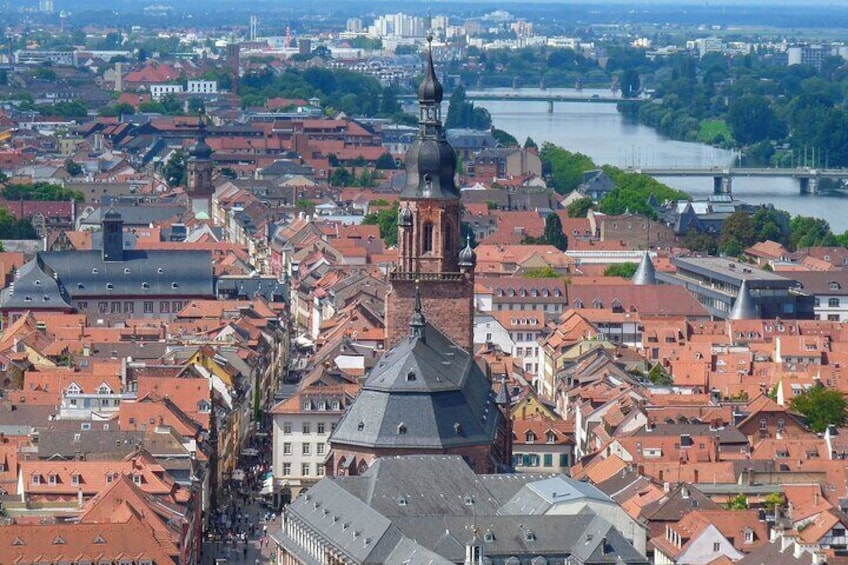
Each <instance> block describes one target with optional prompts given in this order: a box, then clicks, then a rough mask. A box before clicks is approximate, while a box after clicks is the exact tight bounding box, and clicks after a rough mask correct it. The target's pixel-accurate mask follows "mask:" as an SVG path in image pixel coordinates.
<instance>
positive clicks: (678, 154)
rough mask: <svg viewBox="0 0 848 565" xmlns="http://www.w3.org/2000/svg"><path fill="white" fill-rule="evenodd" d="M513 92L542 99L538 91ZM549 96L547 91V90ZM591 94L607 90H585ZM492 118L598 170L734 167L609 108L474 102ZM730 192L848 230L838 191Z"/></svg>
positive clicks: (700, 192) (725, 157) (679, 181)
mask: <svg viewBox="0 0 848 565" xmlns="http://www.w3.org/2000/svg"><path fill="white" fill-rule="evenodd" d="M513 92H516V93H525V94H536V95H539V94H542V93H544V92H546V91H542V90H539V89H518V90H515V91H513ZM547 92H549V91H547ZM583 92H584V93H589V95H591V94H592V93H595V92H602V93H603V94H605V95H609V91H608V90H607V91H597V90H594V91H593V90H592V89H584V90H583ZM475 104H476V105H478V106H482V107H484V108H486V109H487V110H488V111H489V113H490V114H491V115H492V121H493V123H494V125H495V127H497V128H499V129H503V130H505V131H508V132H509V133H511V134H512V135H514V136H515V137H516V139H518V141H519V142H520V143H523V142H524V140H525V139H527V137H531V138H533V140H534V141H535V142H536V143H537V144H539V145H541V144H542V143H543V142H545V141H548V142H550V143H553V144H555V145H559V146H560V147H563V148H565V149H567V150H569V151H573V152H580V153H583V154H585V155H587V156H589V157H590V158H591V159H592V160H593V161H594V162H595V163H597V164H598V165H602V164H610V165H615V166H617V167H621V168H626V167H631V166H633V167H650V166H658V167H671V166H674V167H727V166H730V165H731V164H733V163H735V162H737V160H738V157H737V156H736V154H734V153H733V152H731V151H728V150H726V149H720V148H717V147H712V146H710V145H706V144H704V143H697V142H686V141H676V140H673V139H669V138H668V137H665V136H663V135H661V134H660V133H658V132H657V131H655V130H653V129H651V128H649V127H647V126H645V125H643V124H639V123H638V122H633V121H630V120H627V119H625V118H624V117H623V116H622V115H621V114H620V113H619V112H618V111H617V110H616V108H615V105H613V104H592V103H585V102H563V103H557V104H555V105H554V111H553V112H552V113H548V106H547V103H546V102H544V101H480V102H476V103H475ZM661 180H662V182H663V183H665V184H667V185H669V186H671V187H672V188H676V189H679V190H683V191H685V192H687V193H689V194H691V195H692V197H693V198H706V197H707V196H709V195H710V194H712V179H696V178H673V177H671V178H664V179H661ZM733 193H734V195H736V197H737V198H740V199H742V200H745V201H746V202H750V203H751V204H772V205H774V206H775V207H777V208H780V209H783V210H786V211H788V212H789V213H790V214H792V215H803V216H813V217H819V218H823V219H825V220H827V221H828V222H829V223H830V225H831V228H832V229H833V231H834V232H835V233H842V232H844V231H846V230H848V215H846V214H844V213H843V210H844V205H845V204H846V203H848V194H846V193H845V192H842V191H832V192H823V193H819V194H815V195H801V194H800V189H799V187H798V185H797V181H795V180H793V179H790V178H780V179H771V180H769V179H755V178H741V177H740V178H736V179H734V181H733Z"/></svg>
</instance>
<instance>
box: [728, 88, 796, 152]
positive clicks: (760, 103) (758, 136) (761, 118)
mask: <svg viewBox="0 0 848 565" xmlns="http://www.w3.org/2000/svg"><path fill="white" fill-rule="evenodd" d="M727 126H728V127H729V128H730V133H732V134H733V137H734V139H736V141H738V142H739V143H741V144H743V145H751V144H753V143H757V142H759V141H764V140H769V139H776V138H780V137H783V135H784V134H785V125H784V123H783V121H782V120H781V119H780V118H778V116H777V114H775V112H774V109H773V108H772V106H771V103H770V102H769V101H768V99H767V98H766V97H765V96H759V95H755V94H749V95H746V96H742V97H741V98H738V99H736V100H733V101H732V102H731V103H730V108H729V109H728V111H727Z"/></svg>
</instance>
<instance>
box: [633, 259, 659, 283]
mask: <svg viewBox="0 0 848 565" xmlns="http://www.w3.org/2000/svg"><path fill="white" fill-rule="evenodd" d="M630 280H632V281H633V284H635V285H638V286H643V285H649V284H657V269H656V268H655V267H654V264H653V262H651V254H650V253H649V252H647V251H646V252H645V254H644V255H643V256H642V262H641V263H639V268H638V269H636V272H635V273H634V274H633V278H632V279H630Z"/></svg>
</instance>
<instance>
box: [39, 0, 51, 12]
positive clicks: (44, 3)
mask: <svg viewBox="0 0 848 565" xmlns="http://www.w3.org/2000/svg"><path fill="white" fill-rule="evenodd" d="M38 11H39V12H42V13H45V14H52V13H53V0H38Z"/></svg>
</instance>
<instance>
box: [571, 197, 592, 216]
mask: <svg viewBox="0 0 848 565" xmlns="http://www.w3.org/2000/svg"><path fill="white" fill-rule="evenodd" d="M594 207H595V203H594V202H593V201H592V199H591V198H580V199H579V200H575V201H574V202H572V203H571V204H569V205H568V208H567V210H568V217H569V218H585V217H586V216H588V215H589V210H591V209H592V208H594Z"/></svg>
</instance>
